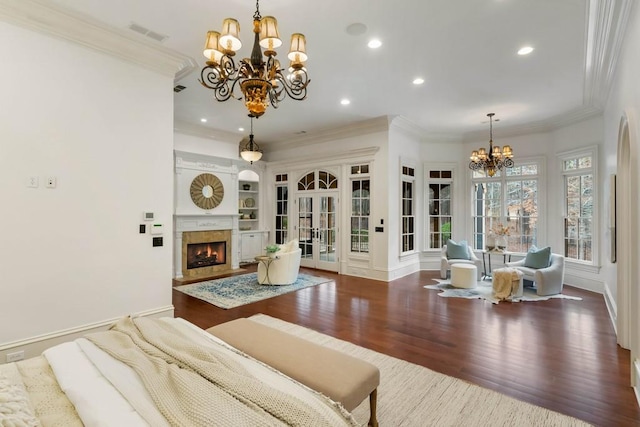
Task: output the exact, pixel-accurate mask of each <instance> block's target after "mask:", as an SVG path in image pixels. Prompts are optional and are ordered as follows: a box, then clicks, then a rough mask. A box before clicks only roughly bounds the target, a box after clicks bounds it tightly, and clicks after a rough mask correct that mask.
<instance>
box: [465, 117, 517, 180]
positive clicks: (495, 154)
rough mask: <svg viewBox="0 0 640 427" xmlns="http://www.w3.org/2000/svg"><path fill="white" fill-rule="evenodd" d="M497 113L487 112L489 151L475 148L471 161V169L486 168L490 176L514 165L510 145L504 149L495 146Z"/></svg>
mask: <svg viewBox="0 0 640 427" xmlns="http://www.w3.org/2000/svg"><path fill="white" fill-rule="evenodd" d="M495 114H496V113H489V114H487V117H489V152H488V153H487V152H486V151H485V149H484V148H480V149H478V150H477V151H475V150H474V151H473V152H472V153H471V157H470V158H471V162H469V169H471V170H473V171H477V170H480V169H484V170H485V172H486V173H487V175H489V176H494V175H495V174H496V171H499V170H502V169H503V168H512V167H513V165H514V163H513V152H512V151H511V147H510V146H508V145H505V146H504V147H502V150H500V147H499V146H497V145H496V146H495V147H494V146H493V116H495Z"/></svg>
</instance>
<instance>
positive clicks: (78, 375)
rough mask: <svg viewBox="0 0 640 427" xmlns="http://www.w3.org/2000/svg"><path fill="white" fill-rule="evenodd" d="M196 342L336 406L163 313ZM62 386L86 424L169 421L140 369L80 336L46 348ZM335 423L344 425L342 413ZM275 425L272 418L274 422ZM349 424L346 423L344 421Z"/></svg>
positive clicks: (300, 394)
mask: <svg viewBox="0 0 640 427" xmlns="http://www.w3.org/2000/svg"><path fill="white" fill-rule="evenodd" d="M163 321H165V322H169V323H170V324H172V325H173V326H174V327H176V328H179V329H180V331H181V332H183V333H184V334H186V335H187V336H188V337H189V339H191V340H193V341H194V342H197V343H198V344H200V345H202V346H205V347H210V348H214V347H215V348H217V349H224V351H225V353H226V354H228V355H229V356H230V357H232V358H233V359H234V360H235V361H236V362H238V363H240V364H241V365H242V366H243V367H244V368H245V369H246V370H247V371H249V372H250V373H251V374H253V375H255V376H256V377H257V378H259V379H260V380H261V381H263V382H265V383H266V384H269V385H270V386H271V387H273V388H275V389H277V390H280V391H282V392H285V393H288V394H290V395H293V396H295V397H297V398H298V399H301V400H303V401H304V402H305V403H307V404H310V405H313V406H314V407H318V408H320V407H322V408H326V407H327V406H328V405H329V406H334V407H335V406H338V404H337V403H335V402H332V401H330V400H329V399H328V398H326V397H325V396H322V395H320V394H319V393H317V392H315V391H313V390H310V389H308V388H307V387H305V386H304V385H302V384H300V383H298V382H296V381H295V380H292V379H291V378H289V377H287V376H285V375H283V374H282V373H280V372H278V371H275V370H273V369H272V368H270V367H268V366H266V365H264V364H262V363H260V362H257V361H255V360H253V359H251V358H249V357H247V356H246V355H242V354H241V353H240V352H238V351H237V350H235V349H233V347H231V346H229V345H228V344H226V343H224V342H223V341H221V340H220V339H218V338H216V337H214V336H213V335H211V334H209V333H207V332H206V331H204V330H202V329H200V328H198V327H197V326H195V325H193V324H191V323H190V322H188V321H186V320H184V319H173V318H164V319H163ZM43 355H44V357H45V358H46V359H47V361H48V362H49V364H50V365H51V368H52V370H53V371H54V373H55V375H56V378H57V380H58V382H59V384H60V387H61V388H62V390H63V391H64V392H65V393H66V395H67V397H68V398H69V400H71V402H72V403H73V404H74V406H75V407H76V410H77V412H78V415H79V416H80V418H81V419H82V422H83V423H84V424H85V425H86V426H100V427H102V426H105V427H106V426H118V427H120V426H131V427H137V426H153V427H156V426H157V427H164V426H168V425H169V423H168V422H167V421H166V419H165V418H164V417H163V415H162V414H161V413H160V412H159V410H158V409H157V408H156V406H155V404H154V403H153V401H152V398H151V396H150V395H149V393H148V392H147V390H146V389H145V387H144V385H143V383H142V382H141V380H140V379H139V377H138V375H137V374H136V373H135V372H134V371H133V369H131V368H130V367H129V366H127V365H126V364H124V363H122V362H120V361H118V360H116V359H114V358H113V357H111V356H110V355H109V354H107V353H106V352H105V351H103V350H101V349H100V348H98V347H97V346H96V345H94V344H93V343H91V342H90V341H88V340H86V339H84V338H81V339H78V340H75V341H74V342H70V343H65V344H61V345H58V346H55V347H53V348H51V349H49V350H46V351H45V352H44V353H43ZM323 412H324V413H328V414H330V415H329V416H330V417H335V423H333V424H332V425H336V426H338V425H345V420H344V418H342V417H341V416H340V415H339V414H338V413H335V414H332V411H326V409H325V410H323ZM270 425H271V424H270ZM346 425H348V424H346Z"/></svg>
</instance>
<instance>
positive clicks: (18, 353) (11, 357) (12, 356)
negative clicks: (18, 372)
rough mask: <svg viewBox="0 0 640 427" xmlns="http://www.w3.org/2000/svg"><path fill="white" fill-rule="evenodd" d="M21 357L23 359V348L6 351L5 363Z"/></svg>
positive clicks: (15, 360)
mask: <svg viewBox="0 0 640 427" xmlns="http://www.w3.org/2000/svg"><path fill="white" fill-rule="evenodd" d="M22 359H24V350H20V351H16V352H13V353H7V363H11V362H17V361H18V360H22Z"/></svg>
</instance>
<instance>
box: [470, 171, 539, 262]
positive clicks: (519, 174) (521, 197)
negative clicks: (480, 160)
mask: <svg viewBox="0 0 640 427" xmlns="http://www.w3.org/2000/svg"><path fill="white" fill-rule="evenodd" d="M541 164H542V163H541V161H533V162H523V163H522V164H521V165H518V166H514V167H513V168H509V169H506V171H505V170H502V171H498V172H496V175H495V176H493V177H488V176H486V175H485V174H484V171H474V172H473V173H472V174H473V177H472V180H473V199H472V200H473V245H474V248H475V249H491V248H493V247H496V246H499V247H503V246H505V245H506V249H507V250H508V251H510V252H527V251H528V250H529V248H530V247H531V246H532V245H536V244H537V240H538V228H539V227H538V219H539V217H538V215H539V211H540V208H539V205H538V204H539V190H540V188H539V185H540V184H539V181H540V175H541Z"/></svg>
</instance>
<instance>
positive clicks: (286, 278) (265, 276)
mask: <svg viewBox="0 0 640 427" xmlns="http://www.w3.org/2000/svg"><path fill="white" fill-rule="evenodd" d="M301 257H302V250H301V249H300V248H299V247H298V241H297V240H293V241H291V242H289V243H286V244H285V245H282V246H281V249H280V250H279V251H278V252H276V259H274V260H272V261H271V262H270V263H269V264H268V266H267V264H265V263H264V262H260V263H258V283H260V284H261V285H291V284H293V283H295V281H296V280H298V271H299V270H300V259H301Z"/></svg>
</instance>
